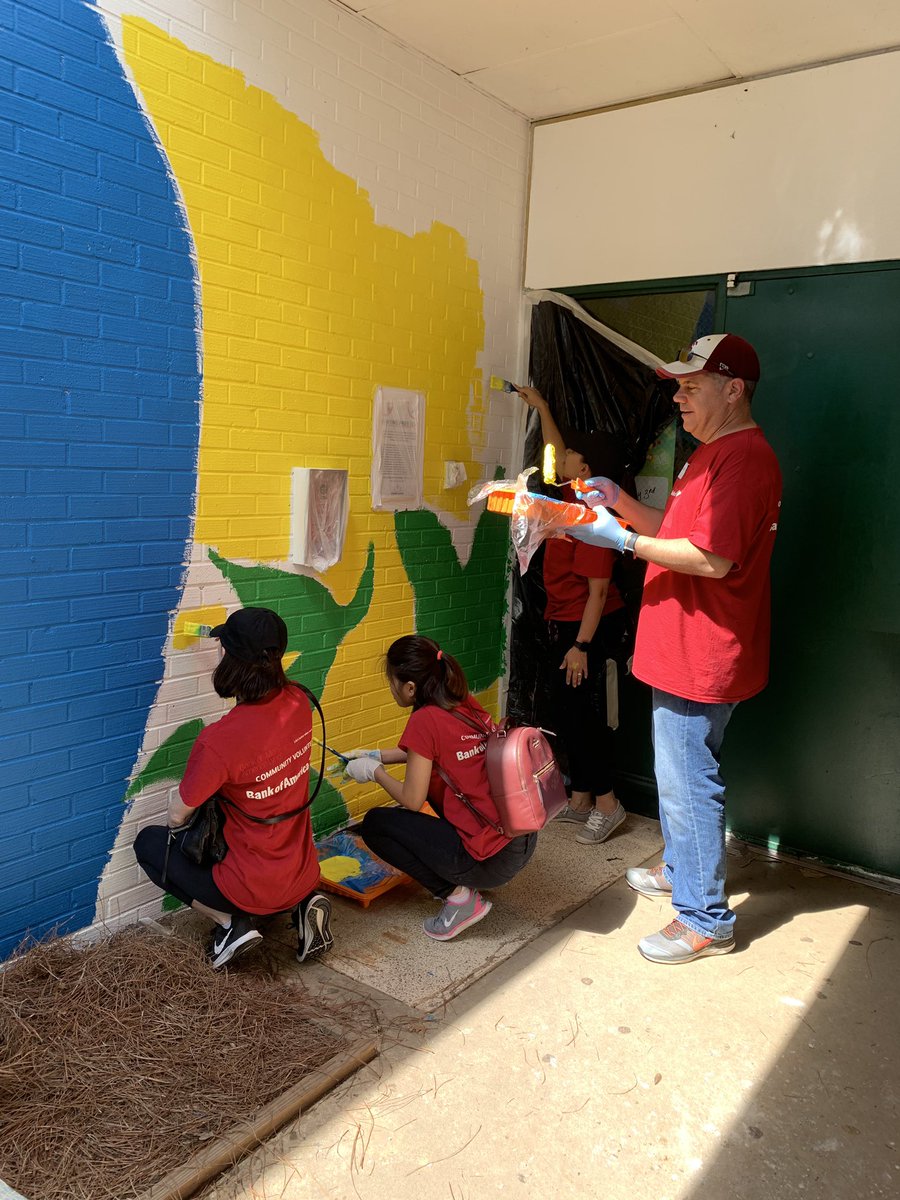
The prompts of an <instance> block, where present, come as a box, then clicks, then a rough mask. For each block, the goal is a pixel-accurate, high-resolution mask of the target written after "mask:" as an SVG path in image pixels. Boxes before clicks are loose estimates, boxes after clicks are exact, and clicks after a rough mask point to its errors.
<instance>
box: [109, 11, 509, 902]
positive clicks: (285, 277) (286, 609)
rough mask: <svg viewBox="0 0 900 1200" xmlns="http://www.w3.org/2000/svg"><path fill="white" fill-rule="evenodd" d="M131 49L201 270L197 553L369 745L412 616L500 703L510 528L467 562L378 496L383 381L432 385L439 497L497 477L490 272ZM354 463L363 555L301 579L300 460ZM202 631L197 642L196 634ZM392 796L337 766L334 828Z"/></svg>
mask: <svg viewBox="0 0 900 1200" xmlns="http://www.w3.org/2000/svg"><path fill="white" fill-rule="evenodd" d="M123 48H124V53H125V56H126V61H127V63H128V66H129V68H130V70H131V72H132V74H133V76H134V79H135V81H136V83H137V86H138V87H139V89H140V92H141V95H142V97H143V99H144V102H145V103H146V105H147V111H148V113H149V116H150V118H151V120H152V121H153V124H154V127H155V128H156V130H157V131H158V134H159V137H160V141H161V144H162V146H163V147H164V149H165V151H166V154H167V156H168V158H169V161H170V163H171V166H172V169H173V171H174V173H175V176H176V178H177V180H178V184H179V187H180V189H181V193H182V195H183V197H184V202H185V207H186V210H187V215H188V219H189V221H190V225H191V229H192V232H193V234H194V239H195V244H196V250H197V259H198V263H199V274H200V281H201V297H202V312H203V345H204V403H203V422H202V428H201V434H200V444H199V464H198V485H197V515H196V528H195V547H203V546H206V547H211V548H210V549H209V551H208V558H209V561H210V563H212V564H213V565H214V566H215V567H216V568H217V569H218V571H219V572H220V573H221V575H222V576H223V578H224V579H225V580H227V582H228V583H229V584H230V585H231V588H232V590H233V593H234V601H235V603H240V604H264V605H267V606H269V607H272V608H274V609H276V610H277V611H278V612H279V613H280V614H281V616H282V617H283V618H284V620H285V621H286V623H287V625H288V629H289V655H292V656H293V655H296V657H295V658H293V659H292V661H291V663H290V666H289V668H288V675H289V677H291V678H296V679H299V680H302V681H303V682H304V683H305V684H306V685H307V686H309V687H311V688H312V689H313V691H315V692H316V693H317V694H318V695H319V696H320V697H321V698H322V701H323V704H324V706H325V709H326V713H327V715H328V721H329V739H330V740H333V741H335V742H337V743H338V744H342V745H344V746H347V747H348V748H349V747H350V746H351V745H358V744H360V743H365V744H389V743H390V742H391V741H392V740H395V739H396V737H397V734H398V733H399V730H400V728H401V726H402V720H403V714H401V713H400V712H399V710H396V709H395V708H394V707H393V706H392V705H389V704H388V703H386V701H385V695H384V687H383V682H382V679H381V667H380V659H381V656H382V655H383V652H384V650H385V649H386V648H387V645H388V644H389V642H390V641H391V640H392V639H393V637H395V636H398V635H399V634H400V633H402V632H406V631H409V630H410V629H418V630H419V631H421V632H423V633H427V634H429V636H433V637H436V638H438V639H439V640H440V641H441V643H442V644H444V645H447V646H448V648H452V649H453V650H454V652H456V653H458V654H459V656H460V659H461V660H462V662H463V664H464V666H465V667H466V670H467V673H468V674H469V676H470V679H471V682H472V686H473V688H474V689H476V690H478V691H480V692H482V693H483V694H484V695H485V699H486V700H487V701H488V702H489V703H490V702H492V701H495V700H496V689H495V685H496V682H497V680H498V678H499V676H500V674H501V672H502V664H503V650H504V642H503V619H504V611H505V595H506V563H507V554H508V542H509V535H508V523H507V522H506V521H504V520H503V519H502V518H497V517H495V516H494V515H493V514H489V513H486V512H483V513H481V514H480V516H479V519H478V522H477V525H476V526H475V529H474V531H473V533H472V545H471V550H470V553H469V556H468V558H467V561H466V562H465V564H462V563H461V562H460V558H459V555H458V552H457V549H456V547H455V546H454V543H453V540H452V537H451V535H450V532H449V529H448V528H447V526H446V525H445V524H443V523H442V520H441V519H439V517H438V516H437V515H436V513H435V512H433V511H423V512H417V513H403V512H401V513H397V514H392V513H386V512H374V511H372V509H371V503H370V497H369V473H370V454H371V436H372V435H371V406H372V397H373V393H374V389H375V387H376V386H378V385H385V386H396V387H405V388H413V389H419V390H422V391H424V392H425V393H426V394H427V397H428V402H427V424H426V463H425V479H424V484H425V495H426V502H427V503H430V504H431V505H433V506H434V507H436V508H437V507H440V509H441V510H442V511H443V512H445V513H446V514H447V516H448V517H449V518H451V519H454V518H455V519H456V522H457V524H458V525H460V524H462V523H463V522H465V523H466V524H468V521H469V513H468V511H467V509H466V504H465V500H466V492H465V489H458V490H456V491H455V492H447V491H444V490H443V488H442V481H443V462H444V460H445V459H448V458H453V459H456V460H457V461H461V462H463V463H464V464H465V465H466V468H467V470H468V472H469V473H470V474H471V473H473V472H474V473H476V474H478V473H480V472H481V471H482V467H481V464H480V462H479V461H478V459H477V458H476V451H478V450H479V449H480V448H481V447H480V445H479V442H480V436H479V435H480V426H481V421H480V415H481V377H480V371H479V369H478V367H477V366H476V356H477V353H478V351H479V349H480V348H481V346H482V343H483V337H484V323H483V315H482V295H481V291H480V287H479V283H478V268H477V264H476V263H475V262H474V261H473V260H471V259H469V258H468V257H467V255H466V252H465V244H464V242H463V240H462V238H461V237H460V236H459V235H458V234H457V233H456V232H455V231H454V230H452V229H449V228H447V227H445V226H439V225H434V226H432V228H431V229H430V230H429V231H428V232H427V233H421V234H417V235H415V236H413V237H408V236H405V235H402V234H399V233H397V232H396V231H394V230H391V229H388V228H385V227H381V226H378V225H377V224H376V223H375V220H374V213H373V209H372V205H371V202H370V200H369V198H368V195H367V194H366V192H365V191H363V190H362V189H360V188H359V187H358V186H357V184H356V183H355V182H354V181H353V180H352V179H350V178H349V177H347V176H345V175H342V174H341V173H340V172H338V171H336V170H335V169H334V167H332V166H331V164H330V163H328V161H327V160H326V159H325V157H324V155H323V154H322V152H321V149H320V147H319V144H318V140H317V138H316V136H315V134H314V133H313V132H312V130H310V129H309V127H308V126H306V125H305V124H303V122H301V121H300V120H298V118H297V117H296V116H294V115H293V114H292V113H290V112H288V111H286V110H285V109H284V108H283V107H282V106H281V105H279V104H278V103H277V102H276V101H275V100H274V99H273V98H272V97H271V96H269V95H267V94H266V93H265V92H262V91H260V90H259V89H256V88H253V87H248V86H247V84H246V83H245V81H244V79H243V77H242V76H241V74H240V73H239V72H237V71H235V70H233V69H231V68H228V67H224V66H222V65H221V64H218V63H215V62H213V61H212V60H211V59H209V58H207V57H205V56H203V55H198V54H195V53H194V52H192V51H190V50H189V49H188V48H187V47H185V46H184V45H183V44H182V43H180V42H178V41H177V40H176V39H174V38H170V37H168V36H167V35H166V34H164V33H163V32H162V31H160V30H159V29H157V28H155V27H154V26H152V25H150V24H148V23H147V22H144V21H139V20H130V19H127V18H126V19H125V21H124V22H123ZM173 80H180V81H181V86H183V87H184V88H185V92H184V94H183V95H181V96H179V95H177V94H175V93H176V92H177V90H178V89H177V88H175V87H173V82H172V81H173ZM188 94H189V95H190V103H188V102H187V95H188ZM462 399H465V400H466V401H468V406H467V407H468V411H467V407H466V406H464V404H463V403H461V400H462ZM473 443H474V444H473ZM429 450H430V451H431V453H430V454H429V453H428V451H429ZM348 463H349V465H350V476H349V488H350V501H351V509H350V512H351V516H350V521H349V524H348V530H347V537H346V542H345V550H344V555H343V558H342V560H341V562H340V563H338V564H336V565H335V566H334V567H333V568H331V569H330V570H329V571H328V572H327V574H326V576H325V577H313V576H312V575H310V574H309V573H298V571H297V570H296V569H293V568H290V567H289V566H288V564H287V561H286V560H287V558H288V552H289V540H290V530H289V506H290V473H291V468H292V467H294V466H346V465H347V464H348ZM213 547H214V548H213ZM189 583H190V580H189ZM176 624H177V623H176ZM182 643H183V645H182V648H183V649H185V650H187V651H190V650H191V649H192V646H191V639H190V638H182ZM174 652H175V644H174V642H173V646H172V653H174ZM335 664H337V669H336V670H335V671H332V667H333V666H335ZM379 693H380V694H379ZM368 695H371V697H372V699H371V700H369V699H367V698H366V697H367V696H368ZM151 724H152V718H151ZM200 728H202V721H199V720H198V719H197V718H191V719H189V720H188V721H186V722H184V723H182V724H181V725H179V726H178V727H177V728H176V729H175V730H174V731H173V732H172V733H170V734H169V735H168V736H167V737H166V738H165V740H164V741H163V742H162V744H161V745H160V746H158V747H157V748H156V749H155V750H154V751H152V752H151V753H150V755H149V757H148V758H147V759H146V761H145V762H144V763H143V765H142V767H141V769H140V770H138V771H137V772H136V774H135V777H134V779H133V781H132V783H131V786H130V788H129V791H128V797H127V798H128V799H133V798H135V797H137V796H138V795H141V794H142V793H143V792H144V791H145V790H148V791H149V790H151V788H152V787H156V788H157V789H158V787H159V785H160V784H163V783H165V782H167V781H171V780H176V779H177V778H179V777H180V774H181V771H182V770H183V767H184V762H185V761H186V757H187V754H188V753H189V751H190V747H191V745H192V744H193V740H194V738H195V737H196V735H197V733H198V732H199V729H200ZM332 730H333V732H332ZM157 794H158V791H157ZM372 799H374V795H373V789H371V788H368V789H361V788H358V787H356V785H353V784H343V785H341V784H337V785H336V784H335V781H334V780H333V779H329V778H326V779H325V780H323V786H322V789H321V791H320V794H319V797H318V799H317V801H316V804H315V807H314V811H313V824H314V829H315V831H316V833H317V834H324V833H328V832H330V831H331V830H333V829H334V828H337V827H338V826H340V825H342V824H345V823H346V822H347V820H348V819H349V818H350V817H351V816H357V815H359V814H360V813H361V812H362V811H363V810H364V808H365V807H366V805H367V803H369V802H371V800H372ZM101 897H103V889H101ZM103 898H106V899H108V897H103ZM105 911H106V912H107V913H108V912H109V911H110V909H109V906H108V904H107V906H106V910H105ZM98 915H102V914H101V913H99V911H98Z"/></svg>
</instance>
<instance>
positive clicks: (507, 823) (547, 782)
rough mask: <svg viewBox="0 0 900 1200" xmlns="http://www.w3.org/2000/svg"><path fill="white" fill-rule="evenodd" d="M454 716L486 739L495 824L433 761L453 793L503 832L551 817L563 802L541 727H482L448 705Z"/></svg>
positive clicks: (533, 826) (530, 827)
mask: <svg viewBox="0 0 900 1200" xmlns="http://www.w3.org/2000/svg"><path fill="white" fill-rule="evenodd" d="M453 716H454V717H457V718H458V719H459V720H460V721H462V722H463V723H464V724H465V725H469V726H470V727H471V728H472V729H478V730H480V731H481V732H482V733H483V734H484V736H485V738H486V740H487V748H486V750H485V760H486V766H487V776H488V784H489V786H490V789H491V799H492V800H493V801H494V806H495V807H496V809H497V812H498V814H499V816H500V825H495V824H494V822H493V821H490V820H488V818H487V817H486V816H485V815H484V813H481V812H479V811H478V810H477V809H476V808H475V807H474V806H473V805H472V804H471V802H470V801H469V800H468V799H467V797H466V796H464V795H463V793H462V792H461V791H460V790H459V788H458V787H457V786H456V784H455V783H454V782H453V780H452V779H451V778H450V776H449V775H447V774H445V772H444V771H443V770H441V768H440V767H439V766H437V764H435V769H436V771H437V773H438V774H439V775H440V777H441V778H442V779H443V781H444V782H445V783H446V784H447V786H448V787H449V788H450V790H451V791H452V792H453V794H454V795H455V796H456V798H457V800H459V801H460V802H461V803H462V804H464V805H465V806H466V808H468V809H469V810H470V811H471V812H473V813H474V814H475V816H476V817H478V819H479V820H480V821H481V822H482V823H483V824H485V825H490V826H491V827H492V828H493V829H496V830H497V832H498V833H500V834H502V835H503V836H504V837H508V838H514V837H518V836H519V835H520V834H522V833H535V832H536V831H537V830H539V829H543V828H544V826H545V825H546V824H547V822H548V821H552V820H553V818H554V817H555V816H556V814H557V813H559V812H561V811H562V810H563V809H564V808H565V806H566V790H565V785H564V784H563V778H562V773H561V772H560V769H559V766H558V764H557V762H556V759H555V758H554V757H553V751H552V749H551V748H550V743H549V742H548V741H547V738H546V736H545V735H544V733H543V731H542V730H540V729H537V728H536V727H535V726H533V725H522V726H519V727H518V728H516V729H511V728H509V727H508V726H507V724H506V722H505V721H501V723H500V724H499V725H494V723H493V722H491V726H490V728H487V727H486V726H485V725H483V724H482V723H481V722H480V721H478V720H477V719H475V717H468V716H464V715H463V714H462V713H461V712H460V711H459V709H453Z"/></svg>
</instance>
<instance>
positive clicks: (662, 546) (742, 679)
mask: <svg viewBox="0 0 900 1200" xmlns="http://www.w3.org/2000/svg"><path fill="white" fill-rule="evenodd" d="M657 374H658V375H661V376H662V377H663V378H667V379H677V380H678V382H679V388H678V391H677V392H676V394H675V402H676V403H677V405H678V407H679V409H680V411H681V416H682V420H683V423H684V428H685V430H686V431H687V432H688V433H689V434H691V435H692V436H693V437H694V438H696V439H697V440H698V441H699V442H700V443H701V444H700V446H699V447H698V449H697V450H696V451H695V452H694V453H693V454H692V455H691V457H690V458H689V459H688V461H687V462H686V463H685V465H684V467H683V469H682V470H681V472H680V474H679V476H678V478H677V479H676V480H675V485H674V487H673V489H672V492H671V495H670V496H669V499H668V502H667V504H666V507H665V511H664V512H660V511H659V510H658V509H654V508H649V507H648V506H647V505H644V504H641V503H639V502H638V501H637V500H635V499H634V498H633V497H631V496H628V495H626V494H625V493H624V492H620V491H619V488H618V487H617V486H616V485H615V484H614V483H612V482H611V481H609V480H605V479H603V480H599V481H597V491H596V496H595V497H593V498H590V497H589V503H592V507H594V506H595V505H600V506H605V507H598V508H597V519H596V521H595V522H594V524H593V525H591V526H583V527H580V528H578V529H573V530H572V531H571V535H572V536H573V537H576V538H580V539H583V540H585V541H587V542H588V543H589V544H590V545H600V546H610V547H612V548H614V549H616V550H619V551H621V552H625V551H629V552H630V553H632V554H634V555H635V557H637V558H642V559H645V560H646V561H647V562H648V563H649V564H650V565H649V567H648V568H647V575H646V579H645V582H644V594H643V599H642V602H641V614H640V619H639V621H638V632H637V644H636V647H635V654H634V666H633V671H634V674H635V676H636V677H637V678H638V679H641V680H643V682H644V683H647V684H649V685H650V686H651V687H652V688H653V744H654V761H655V770H656V780H657V785H658V789H659V810H660V813H659V815H660V822H661V824H662V831H663V838H664V840H665V846H664V849H663V861H662V863H660V864H659V866H656V867H651V868H649V869H644V868H640V867H633V868H631V869H630V870H629V871H628V872H627V874H626V878H627V881H628V883H629V884H630V886H631V887H632V888H634V889H635V891H638V892H640V893H641V894H642V895H646V896H653V897H657V898H658V897H659V896H660V895H665V894H669V893H671V895H672V905H673V907H674V909H675V912H676V914H677V917H676V919H675V920H674V921H672V922H671V923H670V924H669V925H668V926H666V928H665V929H663V930H661V931H660V932H659V933H655V934H652V935H651V936H649V937H646V938H643V939H642V940H641V942H640V943H639V945H638V949H639V950H640V952H641V953H642V954H643V955H644V957H645V958H647V959H649V960H650V961H651V962H660V963H670V962H690V961H692V960H693V959H695V958H701V957H704V956H706V955H711V954H727V953H728V951H729V950H732V949H733V948H734V913H733V912H732V910H731V909H730V908H729V907H728V902H727V899H726V897H725V809H724V801H725V787H724V784H723V781H722V777H721V774H720V768H719V762H720V754H721V748H722V740H723V737H724V734H725V728H726V726H727V724H728V721H729V720H730V718H731V714H732V713H733V712H734V709H735V706H736V705H737V704H738V702H739V701H741V700H747V699H749V698H750V697H751V696H755V695H756V694H757V692H760V691H761V690H762V689H763V688H764V687H765V685H766V683H767V681H768V670H769V631H770V605H769V563H770V559H771V556H772V548H773V545H774V541H775V531H776V530H777V528H778V517H779V509H780V506H781V471H780V470H779V467H778V461H777V459H776V458H775V454H774V452H773V450H772V448H771V447H770V446H769V444H768V442H767V441H766V439H765V437H764V436H763V433H762V430H761V429H760V428H759V427H758V426H757V424H756V422H755V421H754V420H753V418H752V416H751V411H750V402H751V398H752V395H753V391H754V389H755V386H756V383H757V381H758V380H759V374H760V371H759V360H758V358H757V356H756V351H755V350H754V349H753V347H752V346H751V345H750V344H749V342H746V341H744V339H743V338H740V337H737V336H736V335H734V334H728V333H726V334H712V335H710V336H708V337H702V338H699V339H698V340H697V341H695V342H694V343H693V345H692V346H691V348H690V349H689V350H688V351H687V352H685V353H684V354H683V355H682V356H681V358H680V359H679V361H678V362H673V363H668V364H666V366H664V367H660V368H658V370H657ZM607 508H613V509H615V511H616V512H617V513H618V514H619V516H621V517H622V519H623V520H625V521H627V522H628V524H629V525H630V526H631V527H632V530H633V531H634V532H628V533H626V532H625V531H624V530H623V529H622V528H621V526H620V525H619V524H618V522H616V520H615V519H614V517H613V516H612V515H611V514H610V513H609V512H607V511H606V509H607Z"/></svg>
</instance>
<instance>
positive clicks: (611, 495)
mask: <svg viewBox="0 0 900 1200" xmlns="http://www.w3.org/2000/svg"><path fill="white" fill-rule="evenodd" d="M581 486H582V487H585V488H589V489H590V490H589V491H587V492H581V493H580V495H581V499H582V500H583V501H584V502H585V504H586V505H587V506H588V508H599V507H600V505H601V504H602V505H603V507H604V508H615V507H616V501H617V500H618V499H619V485H618V484H617V483H614V482H613V481H612V480H611V479H607V478H606V476H605V475H594V476H593V478H591V479H586V480H585V481H584V483H583V484H582V485H581Z"/></svg>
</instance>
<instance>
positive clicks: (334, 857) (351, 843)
mask: <svg viewBox="0 0 900 1200" xmlns="http://www.w3.org/2000/svg"><path fill="white" fill-rule="evenodd" d="M316 854H317V855H318V858H319V871H320V879H319V886H320V887H322V888H324V889H325V891H328V892H335V893H337V895H339V896H346V897H347V898H348V899H349V900H356V901H357V902H358V903H360V904H362V905H363V906H364V907H367V906H368V905H369V903H370V902H371V901H372V900H374V899H375V897H376V896H381V895H383V894H384V893H385V892H388V891H390V889H391V888H393V887H396V886H397V884H398V883H409V882H410V877H409V876H408V875H407V874H406V873H405V872H404V871H398V870H397V868H396V867H392V866H390V865H389V864H388V863H386V862H384V861H383V860H382V859H380V858H379V857H378V856H377V855H376V854H373V853H372V851H371V850H370V849H369V848H368V846H366V844H365V843H364V842H363V840H362V838H361V837H360V836H359V834H358V833H351V832H350V831H349V830H344V831H343V832H341V833H333V834H331V836H330V837H327V838H323V839H322V840H321V841H317V842H316Z"/></svg>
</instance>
